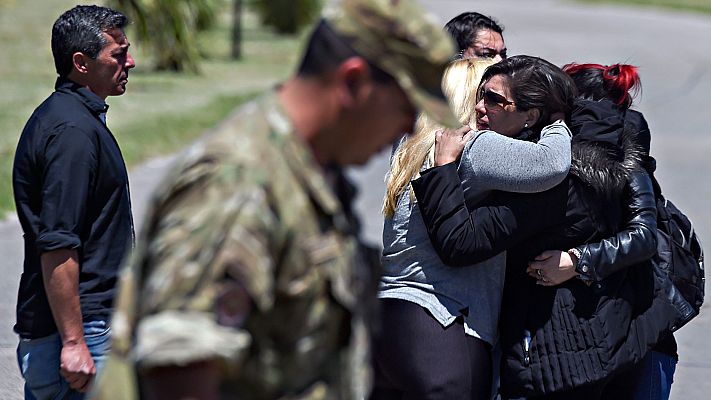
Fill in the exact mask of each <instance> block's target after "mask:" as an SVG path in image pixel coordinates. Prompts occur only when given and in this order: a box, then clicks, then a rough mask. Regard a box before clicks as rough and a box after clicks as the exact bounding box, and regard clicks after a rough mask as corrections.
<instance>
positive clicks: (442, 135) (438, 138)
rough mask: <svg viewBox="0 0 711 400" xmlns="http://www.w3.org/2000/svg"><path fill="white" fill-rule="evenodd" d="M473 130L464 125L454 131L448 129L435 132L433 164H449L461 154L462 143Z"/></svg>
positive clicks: (469, 136)
mask: <svg viewBox="0 0 711 400" xmlns="http://www.w3.org/2000/svg"><path fill="white" fill-rule="evenodd" d="M473 135H474V131H473V130H472V128H470V127H469V126H467V125H465V126H463V127H461V128H459V129H457V130H456V131H452V130H449V129H446V130H440V131H437V132H436V133H435V166H436V167H439V166H440V165H444V164H449V163H451V162H454V161H456V160H457V159H458V158H459V156H461V155H462V151H463V150H464V145H465V144H466V143H467V142H468V141H469V139H471V138H472V136H473Z"/></svg>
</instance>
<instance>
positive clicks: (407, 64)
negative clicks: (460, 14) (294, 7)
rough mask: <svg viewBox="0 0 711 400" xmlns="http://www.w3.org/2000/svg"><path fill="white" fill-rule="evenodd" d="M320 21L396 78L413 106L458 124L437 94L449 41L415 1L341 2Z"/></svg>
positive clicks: (441, 120)
mask: <svg viewBox="0 0 711 400" xmlns="http://www.w3.org/2000/svg"><path fill="white" fill-rule="evenodd" d="M325 20H326V21H327V23H328V24H329V25H330V26H331V27H332V28H333V29H334V30H335V31H336V32H337V33H338V35H339V36H342V37H343V38H345V39H346V40H348V42H349V44H350V45H351V46H352V47H353V49H354V50H355V51H356V52H358V54H360V55H362V56H363V57H364V58H366V59H367V60H368V61H369V62H371V63H373V64H374V65H376V66H378V67H379V68H380V69H382V70H383V71H385V72H387V73H388V74H390V75H391V76H392V77H393V78H395V80H396V81H397V82H398V84H399V85H400V87H401V88H402V89H403V91H404V92H405V93H406V94H407V96H408V98H409V99H410V101H411V102H412V104H413V105H414V106H415V107H417V108H418V109H419V110H421V111H423V112H424V113H425V114H427V115H428V116H429V117H431V118H432V119H434V120H435V121H437V122H439V123H440V124H442V125H445V126H448V127H452V128H454V127H458V126H459V125H461V123H460V122H459V121H458V119H457V118H456V117H455V116H454V114H453V113H452V111H451V109H450V108H449V105H448V103H447V98H446V97H445V95H444V93H443V92H442V74H443V73H444V70H445V68H446V67H447V64H448V62H449V61H450V60H451V57H452V54H453V53H454V45H453V43H452V39H451V38H450V37H449V35H447V34H446V33H445V32H444V30H443V29H442V27H441V26H439V24H437V22H436V20H435V19H434V18H433V17H432V16H431V15H430V14H428V13H427V12H425V10H423V9H422V8H421V7H419V6H418V5H417V4H415V1H414V0H342V1H341V2H340V4H339V5H338V6H336V7H333V8H332V9H331V10H329V12H327V13H326V15H325Z"/></svg>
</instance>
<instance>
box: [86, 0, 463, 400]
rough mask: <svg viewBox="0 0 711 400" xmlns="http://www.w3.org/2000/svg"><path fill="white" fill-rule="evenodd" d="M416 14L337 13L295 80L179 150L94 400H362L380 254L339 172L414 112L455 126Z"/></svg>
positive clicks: (364, 2) (401, 128)
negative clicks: (367, 240) (360, 228)
mask: <svg viewBox="0 0 711 400" xmlns="http://www.w3.org/2000/svg"><path fill="white" fill-rule="evenodd" d="M425 15H426V14H425V13H424V11H422V10H421V9H420V8H419V7H416V6H415V5H414V4H413V2H411V1H394V0H361V1H356V0H345V1H343V2H341V3H340V6H339V7H338V8H337V9H335V10H334V12H333V13H332V14H330V16H329V17H326V18H325V19H324V20H322V21H321V22H320V23H319V24H318V25H317V26H316V28H315V29H314V31H313V33H312V35H311V37H310V39H309V41H308V44H307V46H306V50H305V54H304V57H303V61H302V63H301V65H300V66H299V68H298V71H297V73H296V75H295V76H294V77H292V78H291V79H289V80H288V81H287V82H285V83H284V84H283V85H282V86H280V87H279V88H277V89H276V90H275V91H273V92H269V93H266V94H265V95H264V96H262V97H261V98H260V99H258V100H257V101H255V102H252V103H250V104H247V105H245V106H244V107H241V108H240V109H239V110H238V111H237V112H235V113H234V114H233V115H232V116H231V117H229V118H228V119H227V120H226V121H224V122H223V123H222V124H221V125H220V126H219V127H217V128H216V129H215V131H214V132H212V134H211V135H209V136H208V137H206V138H205V139H204V140H201V141H199V142H198V143H196V144H195V145H193V146H192V147H190V148H189V149H188V150H187V151H186V153H185V154H183V157H181V159H180V160H179V161H178V164H177V165H176V166H175V168H174V173H173V174H172V175H170V176H169V177H168V178H167V179H166V181H165V182H164V183H163V185H162V187H160V188H159V190H158V192H157V193H156V194H155V197H154V199H153V203H152V210H151V211H150V212H149V214H148V216H147V221H146V228H145V231H144V232H143V235H142V236H141V238H140V239H139V242H138V243H139V245H138V247H137V249H136V252H135V253H134V254H133V256H132V258H131V260H130V262H129V264H128V267H127V268H126V270H125V271H124V273H123V275H122V277H121V289H120V294H119V300H118V302H119V304H118V306H117V312H116V314H115V315H114V319H113V323H114V329H115V332H116V338H115V341H114V349H113V353H112V357H110V358H109V360H108V365H107V369H106V371H105V374H104V375H102V377H101V378H100V380H99V384H98V386H99V389H98V391H97V393H96V396H97V397H98V398H102V399H104V398H106V399H108V398H113V399H115V398H136V397H137V396H142V397H144V398H157V399H161V398H165V399H179V398H195V399H215V398H244V399H363V398H365V397H367V395H368V393H369V391H370V388H371V381H372V378H371V371H370V354H369V343H370V333H369V327H368V320H369V318H368V317H369V311H370V310H369V308H370V307H371V306H372V305H373V304H374V303H375V290H376V289H375V282H376V281H377V278H378V277H377V271H378V268H377V258H378V257H377V252H373V251H365V248H364V246H362V245H361V244H360V243H359V242H358V240H357V222H356V221H355V218H354V217H353V214H352V212H351V207H350V204H349V202H350V200H351V199H352V197H353V188H352V186H351V185H350V184H349V183H348V182H347V181H346V179H345V177H344V176H343V174H342V173H341V171H340V169H339V168H340V166H343V165H350V164H362V163H364V162H366V161H367V160H368V158H369V157H370V156H371V155H372V154H374V153H376V152H377V151H378V150H380V149H382V148H384V147H386V146H389V145H390V144H391V143H392V142H393V141H394V140H395V139H397V138H399V137H400V136H401V135H402V133H403V132H410V131H412V126H413V123H414V120H415V115H416V112H417V111H418V110H422V111H424V112H425V113H428V114H429V115H430V117H431V118H433V119H435V120H437V121H439V122H441V123H443V124H445V125H448V126H453V124H455V123H456V122H457V120H456V119H455V118H454V116H453V115H452V114H451V112H450V110H449V108H448V106H447V103H446V100H445V97H444V95H443V94H442V91H441V88H440V82H441V78H442V73H443V71H444V68H445V66H446V63H447V60H448V58H449V57H450V55H451V53H452V51H453V48H452V44H451V43H450V39H449V38H448V37H447V36H446V34H445V33H444V32H442V31H441V29H440V27H439V26H437V25H435V24H433V23H432V22H430V21H429V20H427V19H426V18H425ZM433 21H434V20H433Z"/></svg>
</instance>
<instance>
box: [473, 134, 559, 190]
mask: <svg viewBox="0 0 711 400" xmlns="http://www.w3.org/2000/svg"><path fill="white" fill-rule="evenodd" d="M570 138H571V133H570V130H569V129H568V127H567V126H566V125H565V123H563V122H561V121H558V122H555V123H553V124H551V125H549V126H547V127H545V128H543V130H542V131H541V138H540V140H539V141H538V143H534V142H529V141H525V140H518V139H513V138H509V137H506V136H503V135H499V134H497V133H495V132H492V131H484V132H478V133H477V136H475V139H474V141H473V142H471V143H469V144H468V145H467V148H466V150H465V152H464V155H463V158H462V166H461V167H460V170H459V174H460V176H461V179H462V182H465V184H466V182H468V181H469V180H471V181H472V182H478V183H481V184H483V185H485V186H486V187H485V189H487V190H502V191H506V192H520V193H535V192H542V191H544V190H548V189H550V188H552V187H554V186H556V185H557V184H559V183H560V182H562V181H563V179H565V177H566V176H567V174H568V170H569V169H570Z"/></svg>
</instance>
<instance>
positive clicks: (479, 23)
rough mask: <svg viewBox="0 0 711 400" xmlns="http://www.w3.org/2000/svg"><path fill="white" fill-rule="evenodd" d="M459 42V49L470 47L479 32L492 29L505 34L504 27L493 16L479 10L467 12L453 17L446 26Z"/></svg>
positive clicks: (455, 40) (456, 41)
mask: <svg viewBox="0 0 711 400" xmlns="http://www.w3.org/2000/svg"><path fill="white" fill-rule="evenodd" d="M444 29H445V30H446V31H447V32H449V34H450V35H451V36H452V39H454V42H455V43H456V44H457V47H458V48H457V51H463V50H466V49H468V48H469V47H471V46H472V44H473V43H474V38H475V37H476V34H477V32H479V30H481V29H490V30H492V31H494V32H496V33H498V34H500V35H502V36H503V33H504V28H503V27H502V26H500V25H499V24H498V23H497V22H496V21H495V20H494V19H493V18H491V17H488V16H486V15H483V14H479V13H478V12H465V13H462V14H459V15H457V16H456V17H454V18H452V19H451V20H450V21H449V22H447V24H446V25H445V26H444Z"/></svg>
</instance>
